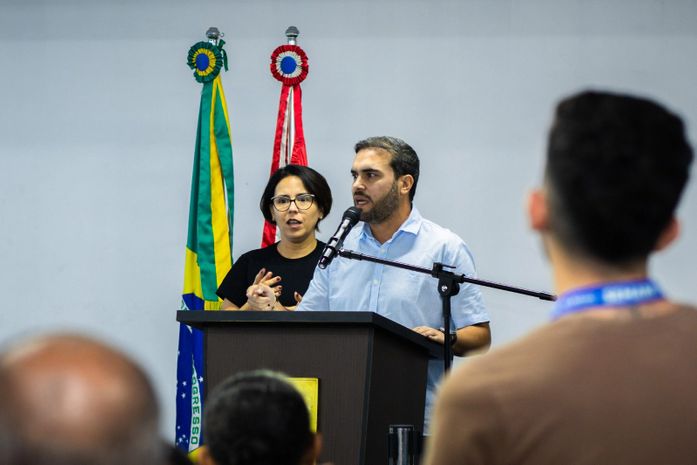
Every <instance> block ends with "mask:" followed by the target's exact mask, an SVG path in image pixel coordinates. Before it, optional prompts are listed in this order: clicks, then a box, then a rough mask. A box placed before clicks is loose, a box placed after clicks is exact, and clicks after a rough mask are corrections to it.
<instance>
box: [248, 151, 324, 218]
mask: <svg viewBox="0 0 697 465" xmlns="http://www.w3.org/2000/svg"><path fill="white" fill-rule="evenodd" d="M288 176H297V177H299V178H300V180H301V181H302V182H303V185H304V186H305V188H306V189H307V193H308V194H312V195H314V196H315V205H317V208H319V211H320V212H321V213H322V217H323V218H326V217H327V215H329V211H330V210H331V209H332V191H331V189H329V184H327V180H326V179H324V176H322V175H321V174H319V173H318V172H317V171H315V170H313V169H312V168H310V167H309V166H302V165H286V166H284V167H283V168H279V169H278V170H276V172H274V174H272V175H271V178H269V182H268V183H267V184H266V188H265V189H264V193H263V194H262V195H261V200H260V201H259V209H260V210H261V213H262V214H263V215H264V218H265V219H266V221H268V222H270V223H274V224H275V222H274V220H273V217H272V216H271V208H272V207H271V198H272V197H273V196H274V193H275V192H276V186H277V185H278V183H279V182H281V180H282V179H283V178H287V177H288ZM320 221H322V219H321V218H320V219H319V220H318V221H317V224H316V225H315V229H316V230H318V231H319V223H320Z"/></svg>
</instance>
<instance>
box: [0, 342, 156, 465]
mask: <svg viewBox="0 0 697 465" xmlns="http://www.w3.org/2000/svg"><path fill="white" fill-rule="evenodd" d="M0 378H1V379H2V381H3V388H2V389H3V392H2V394H3V397H4V400H3V403H4V404H5V406H4V407H5V408H4V410H6V411H5V413H4V418H3V423H5V424H7V423H8V422H9V424H10V426H11V434H10V439H9V450H10V452H9V455H11V457H12V463H14V464H17V465H22V464H32V465H43V464H52V465H56V464H61V465H62V464H66V465H67V464H71V465H76V464H90V465H111V464H114V465H116V464H126V463H128V464H158V463H162V455H163V449H164V448H163V446H162V442H161V440H160V438H159V433H158V416H159V414H158V406H157V401H156V398H155V394H154V392H153V388H152V386H151V384H150V382H149V381H148V378H147V377H146V375H145V373H144V372H143V371H142V370H141V369H140V368H139V367H138V366H137V365H136V364H135V363H134V362H132V361H131V360H130V359H129V358H128V357H126V356H125V355H124V354H122V353H120V352H118V351H116V350H115V349H113V348H111V347H108V346H106V345H104V344H102V343H100V342H98V341H95V340H93V339H89V338H86V337H83V336H77V335H50V336H42V337H38V338H34V339H31V340H26V341H24V342H21V343H19V344H17V345H15V346H14V347H11V348H10V349H9V350H7V351H6V352H5V353H4V354H3V355H2V356H0ZM0 428H2V426H0ZM7 448H8V446H6V449H7Z"/></svg>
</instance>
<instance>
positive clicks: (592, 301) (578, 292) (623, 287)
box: [552, 279, 663, 320]
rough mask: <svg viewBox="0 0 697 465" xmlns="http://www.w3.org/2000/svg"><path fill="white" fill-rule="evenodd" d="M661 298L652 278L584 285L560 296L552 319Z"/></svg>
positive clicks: (661, 295) (628, 305) (659, 290)
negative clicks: (592, 309) (599, 308)
mask: <svg viewBox="0 0 697 465" xmlns="http://www.w3.org/2000/svg"><path fill="white" fill-rule="evenodd" d="M661 299H663V292H661V289H660V288H659V287H658V285H657V284H656V283H655V282H653V281H652V280H650V279H641V280H637V281H623V282H616V283H608V284H601V285H598V286H591V287H583V288H580V289H575V290H573V291H570V292H566V293H564V294H562V295H560V296H559V298H558V299H557V302H556V304H555V305H554V310H553V311H552V320H556V319H557V318H559V317H561V316H564V315H566V314H568V313H575V312H582V311H584V310H588V309H590V308H594V307H632V306H634V305H639V304H642V303H646V302H652V301H654V300H661Z"/></svg>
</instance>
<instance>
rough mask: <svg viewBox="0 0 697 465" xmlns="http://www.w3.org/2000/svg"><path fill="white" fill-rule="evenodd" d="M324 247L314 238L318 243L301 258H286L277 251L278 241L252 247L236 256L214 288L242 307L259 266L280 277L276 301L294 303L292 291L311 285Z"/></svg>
mask: <svg viewBox="0 0 697 465" xmlns="http://www.w3.org/2000/svg"><path fill="white" fill-rule="evenodd" d="M323 249H324V242H321V241H317V247H315V250H313V251H312V252H311V253H310V254H309V255H306V256H304V257H301V258H292V259H291V258H285V257H284V256H282V255H281V254H280V253H278V242H277V243H275V244H273V245H270V246H268V247H264V248H263V249H256V250H251V251H249V252H247V253H245V254H243V255H242V256H240V258H238V259H237V261H236V262H235V264H234V265H232V268H231V269H230V271H229V272H228V274H227V275H226V276H225V279H223V282H222V283H220V287H219V288H218V291H217V292H216V293H217V294H218V296H219V297H220V298H222V299H227V300H229V301H230V302H232V303H233V304H235V305H237V306H238V307H241V306H242V305H244V303H245V302H246V301H247V288H248V287H249V286H251V285H252V283H254V277H255V276H256V275H257V273H258V272H259V270H260V269H262V268H266V271H270V272H272V273H273V275H274V276H280V277H281V282H280V283H279V284H281V285H282V286H283V291H282V292H281V297H279V299H278V300H279V302H281V304H282V305H283V306H285V307H292V306H294V305H296V301H295V298H294V297H293V292H297V293H299V294H300V295H304V294H305V291H307V287H308V286H309V285H310V281H311V280H312V275H313V273H314V272H315V267H316V266H317V262H319V258H320V256H321V255H322V250H323Z"/></svg>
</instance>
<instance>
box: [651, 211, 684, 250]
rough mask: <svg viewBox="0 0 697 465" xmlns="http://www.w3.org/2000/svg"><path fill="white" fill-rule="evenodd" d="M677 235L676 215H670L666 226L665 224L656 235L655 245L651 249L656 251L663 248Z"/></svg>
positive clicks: (678, 231) (678, 224)
mask: <svg viewBox="0 0 697 465" xmlns="http://www.w3.org/2000/svg"><path fill="white" fill-rule="evenodd" d="M679 235H680V221H678V219H677V218H676V217H672V218H671V219H670V221H669V222H668V226H666V227H665V229H664V230H663V232H662V233H661V235H660V236H658V240H657V241H656V245H655V246H654V248H653V250H654V251H656V252H658V251H659V250H663V249H665V248H666V247H668V246H669V245H670V244H672V243H673V241H675V239H677V238H678V236H679Z"/></svg>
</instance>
